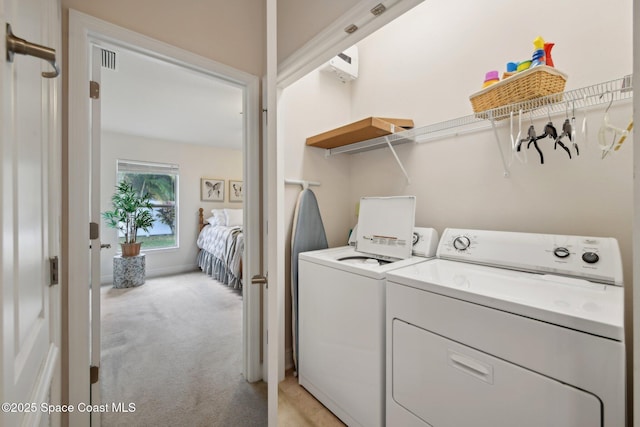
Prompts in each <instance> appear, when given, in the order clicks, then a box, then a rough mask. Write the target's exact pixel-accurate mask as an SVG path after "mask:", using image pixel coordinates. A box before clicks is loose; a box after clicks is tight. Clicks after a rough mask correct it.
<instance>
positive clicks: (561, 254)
mask: <svg viewBox="0 0 640 427" xmlns="http://www.w3.org/2000/svg"><path fill="white" fill-rule="evenodd" d="M553 254H554V255H555V256H557V257H558V258H566V257H568V256H569V249H567V248H563V247H559V248H555V249H554V250H553Z"/></svg>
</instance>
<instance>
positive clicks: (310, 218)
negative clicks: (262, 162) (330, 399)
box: [291, 188, 329, 369]
mask: <svg viewBox="0 0 640 427" xmlns="http://www.w3.org/2000/svg"><path fill="white" fill-rule="evenodd" d="M328 247H329V245H328V243H327V235H326V234H325V232H324V225H323V224H322V217H321V216H320V209H319V208H318V201H317V200H316V196H315V194H313V191H311V190H310V189H308V188H307V189H304V190H302V191H301V192H300V194H299V195H298V201H297V203H296V209H295V212H294V214H293V229H292V232H291V323H292V324H291V329H292V336H293V363H294V365H295V366H296V369H297V366H298V254H299V253H300V252H307V251H315V250H318V249H326V248H328Z"/></svg>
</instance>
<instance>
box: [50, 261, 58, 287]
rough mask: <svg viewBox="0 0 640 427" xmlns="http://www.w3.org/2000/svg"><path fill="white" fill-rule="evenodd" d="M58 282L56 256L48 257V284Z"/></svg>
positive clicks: (51, 284)
mask: <svg viewBox="0 0 640 427" xmlns="http://www.w3.org/2000/svg"><path fill="white" fill-rule="evenodd" d="M57 284H58V257H57V256H54V257H51V258H49V286H53V285H57Z"/></svg>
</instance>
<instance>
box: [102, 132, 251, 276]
mask: <svg viewBox="0 0 640 427" xmlns="http://www.w3.org/2000/svg"><path fill="white" fill-rule="evenodd" d="M101 156H102V165H101V167H102V170H101V174H100V175H101V182H100V188H101V190H100V191H101V193H100V199H101V207H100V211H101V212H104V211H105V210H108V209H110V208H111V202H110V199H111V195H112V194H113V189H114V186H115V185H116V161H117V160H118V159H127V160H143V161H149V162H159V163H173V164H178V165H179V167H180V176H179V179H178V203H179V207H178V239H179V240H178V245H179V248H177V249H164V250H145V248H144V245H143V247H142V252H144V253H146V273H147V277H153V276H160V275H166V274H174V273H181V272H185V271H191V270H194V269H196V268H197V266H196V257H197V254H198V248H197V246H196V239H197V237H198V208H200V207H202V208H204V210H205V217H208V216H210V215H211V213H210V211H211V209H213V208H221V207H231V208H239V207H241V205H240V204H239V203H230V202H229V201H228V200H229V196H228V186H229V179H233V180H238V181H242V151H238V150H229V149H219V148H213V147H208V146H204V145H195V144H186V143H176V142H172V141H159V140H152V139H148V138H142V137H137V136H132V135H122V134H116V133H110V132H104V133H103V134H102V140H101ZM200 178H219V179H224V180H225V192H226V193H227V194H225V202H215V203H214V202H202V201H200ZM101 230H102V243H111V249H104V250H102V253H101V283H103V284H105V283H111V282H112V279H113V256H114V255H115V254H116V252H117V251H119V245H118V243H117V231H116V230H114V229H112V228H107V227H106V226H105V225H104V222H103V223H102V224H101Z"/></svg>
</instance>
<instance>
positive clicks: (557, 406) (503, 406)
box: [390, 319, 602, 427]
mask: <svg viewBox="0 0 640 427" xmlns="http://www.w3.org/2000/svg"><path fill="white" fill-rule="evenodd" d="M392 329H393V361H392V369H393V373H392V384H391V385H390V386H391V387H392V393H393V399H394V400H395V401H396V402H397V403H398V404H399V405H401V406H403V407H404V408H405V409H407V410H408V411H410V412H411V413H413V414H414V415H415V416H417V417H419V418H420V419H422V420H423V421H425V422H427V423H429V425H432V426H437V427H447V426H450V427H455V426H474V427H495V426H519V427H540V426H547V427H551V426H557V427H596V426H601V419H602V414H601V405H600V400H599V399H597V398H596V397H595V396H593V395H592V394H589V393H586V392H584V391H582V390H578V389H576V388H574V387H571V386H569V385H566V384H563V383H561V382H558V381H556V380H553V379H551V378H548V377H546V376H543V375H540V374H538V373H536V372H533V371H530V370H528V369H525V368H523V367H521V366H517V365H514V364H512V363H509V362H507V361H504V360H502V359H498V358H495V357H493V356H491V355H489V354H486V353H483V352H480V351H477V350H474V349H472V348H470V347H467V346H464V345H461V344H460V343H458V342H455V341H452V340H449V339H447V338H444V337H442V336H440V335H436V334H434V333H431V332H429V331H427V330H424V329H421V328H418V327H416V326H414V325H411V324H408V323H406V322H403V321H401V320H398V319H394V320H393V327H392ZM514 345H521V344H518V343H514Z"/></svg>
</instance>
